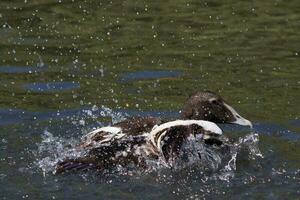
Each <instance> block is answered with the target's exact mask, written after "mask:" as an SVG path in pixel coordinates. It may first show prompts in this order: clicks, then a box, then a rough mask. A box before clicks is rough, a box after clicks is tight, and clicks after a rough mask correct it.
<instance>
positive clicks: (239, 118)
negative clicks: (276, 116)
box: [224, 103, 253, 128]
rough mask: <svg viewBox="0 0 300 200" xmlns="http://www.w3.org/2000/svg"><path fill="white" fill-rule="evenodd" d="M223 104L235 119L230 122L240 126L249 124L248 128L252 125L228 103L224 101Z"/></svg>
mask: <svg viewBox="0 0 300 200" xmlns="http://www.w3.org/2000/svg"><path fill="white" fill-rule="evenodd" d="M224 105H225V107H227V109H228V110H229V111H230V112H231V113H232V115H233V116H234V119H235V120H233V121H231V122H230V123H232V124H239V125H241V126H249V127H250V128H252V127H253V125H252V123H251V122H250V121H249V120H247V119H245V118H243V117H242V116H241V115H239V114H238V113H237V112H236V111H235V110H234V109H233V108H232V107H231V106H230V105H228V104H226V103H224Z"/></svg>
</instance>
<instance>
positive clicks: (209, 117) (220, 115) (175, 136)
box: [55, 91, 252, 173]
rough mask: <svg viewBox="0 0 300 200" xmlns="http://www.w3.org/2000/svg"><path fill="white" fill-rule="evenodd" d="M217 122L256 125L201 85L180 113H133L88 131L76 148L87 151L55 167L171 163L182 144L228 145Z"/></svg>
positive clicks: (65, 169) (144, 166)
mask: <svg viewBox="0 0 300 200" xmlns="http://www.w3.org/2000/svg"><path fill="white" fill-rule="evenodd" d="M216 123H232V124H238V125H242V126H249V127H252V123H251V122H250V121H249V120H247V119H245V118H243V117H242V116H241V115H239V114H238V113H237V111H236V110H235V109H234V108H233V107H231V106H230V105H229V104H227V103H226V102H225V100H224V99H223V98H222V97H221V96H220V95H218V94H216V93H214V92H211V91H201V92H197V93H195V94H193V95H191V96H190V97H189V98H188V99H187V101H186V103H185V104H184V106H183V108H182V110H181V119H179V120H174V121H169V122H168V121H166V120H164V119H161V118H158V117H151V116H148V117H132V118H128V119H126V120H124V121H121V122H119V123H116V124H113V125H112V126H107V127H102V128H99V129H96V130H93V131H91V132H90V133H88V134H86V135H84V136H83V137H82V139H81V142H80V143H79V144H78V146H77V147H76V148H78V149H79V150H83V151H85V152H86V153H85V154H84V156H82V157H79V158H75V159H74V158H73V159H68V158H66V159H64V160H63V161H61V162H59V163H58V164H57V166H56V170H55V172H56V173H62V172H68V171H79V170H90V169H96V170H104V169H111V168H112V167H116V166H127V165H129V164H132V165H134V166H137V167H138V168H140V169H144V170H146V169H147V168H148V165H147V160H149V159H150V160H151V159H154V160H158V159H159V160H160V161H162V162H163V163H165V164H166V166H168V164H170V163H172V161H174V160H176V158H177V157H178V155H179V154H180V151H181V147H182V146H183V145H184V144H185V143H186V142H187V141H190V140H196V141H198V142H201V143H203V144H205V145H208V146H211V147H213V148H216V147H218V148H223V147H226V146H227V141H228V138H227V137H225V136H224V135H223V134H222V130H221V129H220V128H219V126H218V125H217V124H216Z"/></svg>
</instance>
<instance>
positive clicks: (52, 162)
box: [35, 130, 84, 176]
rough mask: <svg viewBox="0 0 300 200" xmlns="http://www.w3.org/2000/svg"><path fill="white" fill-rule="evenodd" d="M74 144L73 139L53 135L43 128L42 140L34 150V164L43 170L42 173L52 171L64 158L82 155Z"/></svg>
mask: <svg viewBox="0 0 300 200" xmlns="http://www.w3.org/2000/svg"><path fill="white" fill-rule="evenodd" d="M76 144H77V141H76V140H74V139H65V138H59V137H54V136H53V134H52V133H50V132H48V131H47V130H45V131H44V133H43V135H42V142H41V143H40V144H38V150H37V151H36V152H35V156H36V165H37V166H38V167H39V168H40V169H41V170H42V171H43V175H44V176H45V175H46V174H48V173H50V172H52V173H54V172H55V166H56V164H57V163H58V162H60V161H62V160H63V159H65V158H76V157H80V156H82V155H83V154H84V152H82V151H80V150H78V149H76Z"/></svg>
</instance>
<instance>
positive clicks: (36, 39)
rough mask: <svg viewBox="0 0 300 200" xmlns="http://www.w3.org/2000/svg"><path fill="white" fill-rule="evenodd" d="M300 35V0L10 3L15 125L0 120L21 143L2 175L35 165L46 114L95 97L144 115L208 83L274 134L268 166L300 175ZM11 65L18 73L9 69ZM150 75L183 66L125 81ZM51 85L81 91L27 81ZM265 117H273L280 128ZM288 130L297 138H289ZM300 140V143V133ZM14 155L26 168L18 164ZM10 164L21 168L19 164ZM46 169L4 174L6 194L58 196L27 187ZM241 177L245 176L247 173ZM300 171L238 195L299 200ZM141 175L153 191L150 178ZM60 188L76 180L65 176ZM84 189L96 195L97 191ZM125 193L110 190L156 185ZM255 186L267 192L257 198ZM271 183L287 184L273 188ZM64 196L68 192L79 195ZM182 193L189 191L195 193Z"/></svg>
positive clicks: (5, 44)
mask: <svg viewBox="0 0 300 200" xmlns="http://www.w3.org/2000/svg"><path fill="white" fill-rule="evenodd" d="M299 32H300V3H299V1H297V0H291V1H282V0H275V1H271V0H268V1H233V0H229V1H224V2H222V1H216V0H213V1H201V0H199V1H197V0H191V1H183V0H174V1H98V0H85V1H82V0H22V1H19V0H1V1H0V85H1V87H0V110H4V111H3V112H2V114H1V112H0V114H1V115H0V120H11V121H9V123H4V124H3V125H1V126H0V127H1V129H2V130H1V131H0V139H4V140H5V141H7V142H8V146H11V148H5V149H4V148H3V150H2V152H1V153H0V155H1V156H2V157H1V158H2V161H1V162H0V166H1V167H0V169H2V172H1V171H0V174H4V175H7V176H9V174H13V173H14V171H15V170H13V169H19V168H20V167H21V166H23V165H28V163H31V162H32V159H30V157H31V154H28V153H26V152H27V150H28V151H30V150H34V149H36V142H39V141H40V140H41V137H40V135H41V134H42V133H43V130H44V129H46V127H51V125H49V123H50V124H51V121H49V118H47V117H45V118H43V120H41V121H39V122H35V121H34V119H35V118H34V117H35V116H37V115H38V114H37V113H40V112H46V113H47V112H57V111H58V110H68V109H79V110H80V109H81V108H83V107H92V106H93V105H97V106H99V107H101V105H104V106H105V107H108V108H111V109H113V110H129V111H131V110H136V111H137V112H140V113H142V112H149V111H177V110H179V109H180V108H181V106H182V103H183V102H184V101H185V99H186V98H187V97H188V95H189V94H192V93H193V92H195V91H199V90H211V91H215V92H217V93H219V94H221V95H222V96H223V97H224V98H225V99H226V100H227V101H228V102H230V104H231V105H233V106H234V107H235V108H236V109H237V110H238V111H239V112H240V113H241V114H242V115H243V116H245V117H246V118H248V119H250V120H251V121H253V122H254V124H255V123H256V124H257V127H258V128H257V129H258V130H257V131H258V132H259V131H261V132H262V133H266V132H267V133H268V134H261V137H260V139H261V149H262V151H263V153H265V154H267V155H268V153H267V152H268V150H269V149H275V150H274V151H275V153H273V154H271V155H270V157H268V156H267V158H265V159H266V160H265V164H266V165H267V163H268V162H269V160H273V162H274V163H275V164H274V166H280V167H279V168H285V170H286V171H288V172H290V173H294V172H297V170H298V171H299V169H300V148H299V147H300V143H299V135H300V126H299V124H300V122H299V117H300V107H299V104H300V48H299V47H300V37H299ZM39 57H40V58H41V60H40V59H39ZM41 61H42V62H41ZM41 64H44V65H43V66H42V68H41V67H40V68H41V69H40V68H39V67H38V66H37V65H41ZM1 67H6V69H5V70H2V72H1ZM14 67H16V68H17V70H19V71H20V67H21V68H22V69H23V68H24V69H26V68H30V70H32V69H31V68H32V67H33V68H34V69H35V68H36V69H39V70H38V71H37V72H36V73H29V72H21V73H16V72H15V71H14V72H13V71H10V70H9V69H12V68H14ZM3 69H4V68H3ZM25 71H26V70H25ZM144 71H154V74H155V71H157V73H158V72H159V71H171V72H178V74H177V75H175V76H173V75H170V76H163V77H159V78H157V77H148V78H141V79H139V78H137V79H133V80H128V81H122V77H123V76H124V75H126V74H127V73H135V72H144ZM171 72H170V73H171ZM51 82H62V83H65V82H67V83H70V82H71V84H72V83H74V84H75V86H76V87H74V88H72V87H71V88H68V89H66V90H63V89H57V90H50V91H46V92H45V91H34V90H30V89H28V88H26V87H25V86H26V85H27V84H31V83H51ZM78 85H80V87H78ZM52 89H53V88H52ZM7 109H13V110H21V111H24V112H29V114H28V115H27V114H26V116H25V115H18V114H16V116H18V117H19V118H16V117H15V115H9V114H8V112H7ZM66 115H68V114H66ZM10 116H11V118H10ZM39 116H40V115H39ZM99 118H100V120H101V117H99ZM84 119H85V120H87V121H88V120H89V119H86V118H84ZM103 120H107V119H103ZM36 123H38V125H37V124H36ZM62 124H63V125H59V126H57V127H56V129H55V132H56V135H59V136H64V135H68V133H67V131H66V130H68V129H72V125H66V124H64V121H63V122H62ZM261 124H269V126H270V127H271V128H270V127H269V126H267V127H265V126H262V125H261ZM270 124H271V125H270ZM260 125H261V126H260ZM24 127H26V128H24ZM28 127H30V128H28ZM32 127H33V128H32ZM53 129H54V128H53ZM284 133H288V134H292V136H290V135H288V136H287V138H284V139H283V138H282V134H284ZM293 137H295V138H298V139H291V138H293ZM6 144H7V143H5V142H4V143H3V145H4V146H7V145H6ZM20 152H22V153H20ZM20 154H24V157H25V161H24V160H22V161H20V160H19V158H18V157H19V155H20ZM8 157H12V158H11V159H12V160H13V161H14V162H15V163H17V164H15V165H10V164H9V163H10V161H8V160H9V159H8ZM27 157H28V160H27V161H26V159H27ZM275 158H276V159H275ZM8 166H12V167H11V169H9V167H8ZM247 167H248V168H249V166H247ZM271 168H272V167H271ZM8 171H10V172H8ZM269 172H270V171H267V172H266V174H268V173H269ZM36 173H37V172H36ZM36 173H35V175H34V176H31V175H28V174H27V175H26V174H25V175H24V174H22V173H21V175H20V176H19V177H18V178H16V180H8V178H5V177H6V176H4V178H3V179H2V178H1V179H0V180H1V181H2V182H3V183H2V185H7V187H6V189H3V188H2V189H3V190H2V191H3V194H1V193H0V197H1V198H2V199H6V198H7V199H10V198H17V199H18V198H21V197H22V195H25V194H31V197H36V198H42V197H44V198H46V197H45V196H43V195H41V193H42V192H43V191H48V190H47V189H45V188H41V189H40V190H38V189H36V188H35V189H33V188H30V187H29V186H28V185H27V183H26V179H30V180H35V179H38V180H36V185H38V184H39V183H41V182H43V181H42V180H40V179H42V174H36ZM239 173H241V174H243V170H241V171H239ZM270 173H271V172H270ZM262 174H263V175H258V174H256V173H255V172H254V174H253V176H256V175H257V176H261V177H263V179H266V180H267V179H268V178H269V175H264V173H262ZM40 176H41V178H39V177H40ZM291 176H292V175H291ZM293 176H295V177H296V178H295V179H293V180H292V181H290V179H285V178H282V179H281V178H279V182H280V183H281V182H282V183H287V184H288V185H290V187H291V188H286V187H283V186H284V185H285V184H283V186H279V185H280V184H279V185H278V184H275V183H274V185H267V186H265V187H263V186H262V187H261V185H260V184H261V183H260V182H259V181H258V182H259V183H253V185H251V184H250V186H249V185H248V186H247V187H251V188H252V189H251V190H247V187H245V188H243V187H242V186H240V187H237V188H238V189H237V191H236V192H229V193H226V194H227V197H228V198H235V199H238V198H239V197H238V196H237V194H238V193H242V194H243V195H242V196H245V197H248V198H251V197H252V198H254V197H257V198H258V197H261V198H266V199H273V198H275V199H276V198H278V199H279V198H280V197H282V194H284V193H286V192H287V191H288V192H287V194H289V195H290V197H291V198H292V197H297V196H298V197H297V198H299V188H300V183H299V182H300V181H299V172H297V173H296V175H293ZM293 176H292V177H293ZM28 177H29V178H28ZM36 177H38V178H36ZM242 177H243V176H242ZM73 178H74V177H72V180H73ZM50 179H51V178H50ZM70 179H71V178H70ZM142 180H143V179H142ZM51 181H52V179H51ZM51 181H49V182H50V183H51V184H53V183H52V182H51ZM63 181H64V183H66V184H68V182H69V181H70V180H69V181H68V178H67V177H64V179H63ZM46 182H47V181H46ZM54 182H55V181H54ZM141 182H142V183H144V184H145V187H146V186H147V184H148V183H147V180H144V181H141ZM266 182H267V181H266ZM95 184H96V183H95ZM97 184H100V183H98V182H97ZM101 184H102V185H103V183H101ZM101 184H100V185H101ZM136 184H137V185H138V184H140V183H136ZM149 184H150V183H149ZM157 184H158V183H157ZM199 184H201V183H199ZM222 184H224V183H222ZM240 184H241V185H242V183H240ZM256 184H257V185H256ZM26 185H27V186H26ZM46 185H47V184H46ZM116 185H118V184H116ZM133 185H134V184H133ZM196 185H197V184H196ZM238 185H239V184H238ZM210 186H211V187H214V186H216V185H214V184H213V183H212V184H211V185H210ZM0 187H3V186H0ZM24 187H25V189H24ZM26 187H27V188H26ZM45 187H46V186H45ZM53 187H54V186H53ZM57 187H58V188H60V187H62V188H63V187H65V186H61V185H60V184H58V185H57ZM70 187H71V186H70ZM74 187H75V188H73V189H72V188H68V189H67V191H68V192H69V194H71V193H72V191H73V192H74V193H72V195H73V194H75V196H74V198H76V197H78V198H79V196H80V195H79V194H80V189H78V188H77V189H76V187H79V186H74ZM82 187H83V189H82V188H81V189H82V190H85V191H86V190H92V189H91V188H94V187H91V188H89V189H87V188H85V186H82ZM103 187H104V189H103V188H102V189H103V191H104V193H105V191H106V189H107V188H110V186H109V185H105V186H103ZM115 187H116V188H118V187H117V186H115ZM140 187H142V186H140ZM147 187H148V186H147ZM152 187H153V188H152ZM152 187H151V189H150V190H151V193H152V195H153V193H155V192H156V189H155V187H156V183H152ZM228 187H231V188H232V185H231V186H230V185H229V186H228ZM228 187H227V186H226V184H224V187H222V188H219V190H220V191H221V192H220V195H221V194H222V192H223V191H224V192H226V191H227V188H228ZM257 187H258V188H257ZM259 187H261V188H262V189H261V190H260V189H259ZM79 188H80V187H79ZM121 188H122V187H121ZM125 188H127V186H126V187H125ZM195 188H197V187H196V186H195ZM195 188H194V187H192V186H191V188H190V189H188V190H187V191H190V193H194V192H195V191H197V190H196V189H195ZM266 188H267V189H266ZM278 188H279V189H278ZM297 188H298V189H297ZM127 189H128V188H127ZM277 189H278V190H277ZM58 190H59V189H58ZM95 190H96V189H95ZM117 190H118V189H117ZM120 190H121V191H119V190H118V191H119V193H118V192H117V193H114V192H113V191H114V189H111V190H108V191H107V193H105V195H104V196H103V198H113V199H120V198H121V199H122V197H123V198H127V199H130V198H133V197H136V198H141V196H140V195H141V194H143V192H144V190H145V189H143V188H142V189H141V188H139V189H136V188H134V189H132V190H133V191H134V192H133V193H134V194H136V196H135V195H133V196H132V194H130V195H129V194H128V193H126V191H127V190H126V189H124V191H123V190H122V189H120ZM281 190H282V193H280V191H281ZM0 191H1V190H0ZM14 191H15V192H14ZM16 191H17V192H16ZM55 191H56V190H55ZM145 191H147V190H145ZM157 191H160V190H157ZM165 191H166V192H165V193H164V192H162V193H163V195H162V196H159V197H161V198H171V196H172V192H171V191H172V189H171V188H168V189H166V190H165ZM251 191H252V192H253V193H256V196H255V195H254V196H251V195H250V197H249V195H248V193H249V192H250V193H251ZM270 191H277V192H275V193H274V194H272V195H273V196H272V195H270V194H269V192H270ZM48 192H49V191H48ZM56 192H58V193H55V195H54V196H57V197H61V198H62V197H72V195H70V196H68V195H66V196H64V195H63V194H62V193H60V192H59V191H56ZM260 192H261V193H260ZM13 193H14V194H13ZM50 193H51V192H50ZM76 194H78V195H79V196H76ZM173 194H174V193H173ZM61 195H62V196H61ZM87 196H89V195H87ZM175 196H176V195H175ZM200 196H201V195H200ZM29 197H30V195H29ZM80 197H82V196H80ZM89 197H90V198H92V199H93V198H96V197H99V194H98V193H96V192H95V193H90V196H89ZM154 197H157V196H155V195H154V196H151V195H148V196H147V198H148V199H151V198H154ZM177 197H178V195H177ZM179 197H180V198H183V197H184V198H187V196H186V193H184V195H183V196H180V195H179ZM179 197H178V198H179ZM196 197H197V196H196ZM196 197H195V196H193V198H196ZM206 197H208V198H209V197H211V198H212V197H215V196H213V195H212V196H211V195H209V194H208V195H206ZM217 197H218V196H217ZM47 198H50V196H47ZM157 198H158V197H157ZM180 198H179V199H180ZM191 198H192V197H191Z"/></svg>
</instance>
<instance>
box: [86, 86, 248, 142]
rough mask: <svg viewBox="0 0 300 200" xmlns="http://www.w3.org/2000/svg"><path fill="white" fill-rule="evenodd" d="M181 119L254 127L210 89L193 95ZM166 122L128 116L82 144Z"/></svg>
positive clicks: (90, 135) (154, 118) (145, 131)
mask: <svg viewBox="0 0 300 200" xmlns="http://www.w3.org/2000/svg"><path fill="white" fill-rule="evenodd" d="M181 119H182V120H205V121H211V122H214V123H232V124H239V125H242V126H250V127H252V123H251V122H250V121H249V120H247V119H245V118H243V117H241V115H239V114H238V113H237V111H235V109H233V108H232V107H231V106H230V105H228V104H227V103H226V102H225V101H224V99H223V98H222V97H221V96H219V95H217V94H215V93H213V92H210V91H204V92H197V93H195V94H194V95H191V96H190V97H189V99H188V100H187V101H186V103H185V104H184V106H183V109H182V110H181ZM164 122H166V121H165V120H163V119H161V118H158V117H132V118H128V119H126V120H124V121H121V122H118V123H116V124H113V125H112V126H110V127H103V128H99V129H96V130H94V131H92V132H90V133H88V134H87V135H85V136H84V137H83V138H82V139H83V140H82V143H81V146H82V147H83V146H88V145H89V144H90V143H91V142H96V143H97V142H99V141H101V140H102V138H103V137H104V138H106V137H112V135H111V133H112V134H113V135H115V133H116V132H122V134H125V135H132V136H133V135H136V136H137V135H142V134H144V133H149V132H150V131H151V130H152V128H153V127H154V126H155V125H159V124H162V123H164ZM104 138H103V139H104ZM106 139H107V138H106Z"/></svg>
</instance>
